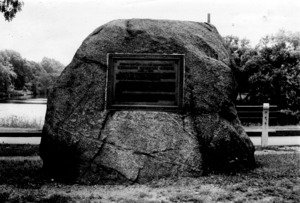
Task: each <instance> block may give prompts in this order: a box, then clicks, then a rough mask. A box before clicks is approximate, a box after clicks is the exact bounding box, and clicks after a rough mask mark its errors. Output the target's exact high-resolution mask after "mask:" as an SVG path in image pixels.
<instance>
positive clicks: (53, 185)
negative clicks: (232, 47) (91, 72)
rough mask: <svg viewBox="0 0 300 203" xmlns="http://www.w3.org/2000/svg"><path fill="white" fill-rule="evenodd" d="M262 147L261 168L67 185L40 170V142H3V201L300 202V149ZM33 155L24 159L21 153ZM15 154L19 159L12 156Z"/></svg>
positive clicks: (0, 177) (0, 164)
mask: <svg viewBox="0 0 300 203" xmlns="http://www.w3.org/2000/svg"><path fill="white" fill-rule="evenodd" d="M293 150H294V149H293V148H292V149H282V148H278V147H270V148H268V150H264V149H261V148H257V153H256V155H255V156H256V160H257V163H258V167H257V168H256V169H254V170H252V171H249V172H243V173H237V174H232V175H224V174H210V175H208V176H204V177H201V178H176V177H173V178H167V179H160V180H153V181H152V182H150V183H147V184H143V185H138V184H134V185H93V186H84V185H77V184H74V185H66V184H61V183H57V182H55V180H46V179H44V177H43V175H42V174H41V171H40V170H41V167H42V161H41V160H40V158H39V157H38V156H37V155H38V146H37V145H36V146H29V145H17V146H15V145H3V144H2V145H0V157H1V158H0V202H87V203H88V202H123V203H124V202H126V203H131V202H133V203H135V202H146V203H147V202H148V203H150V202H151V203H154V202H194V203H195V202H196V203H204V202H236V203H237V202H240V203H242V202H243V203H244V202H278V203H279V202H294V203H299V202H300V152H299V151H293ZM21 155H22V156H25V155H26V156H29V157H19V156H21ZM10 156H15V157H10Z"/></svg>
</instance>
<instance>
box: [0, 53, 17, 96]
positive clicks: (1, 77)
mask: <svg viewBox="0 0 300 203" xmlns="http://www.w3.org/2000/svg"><path fill="white" fill-rule="evenodd" d="M16 77H17V74H16V73H15V72H14V70H13V66H12V65H11V64H10V63H9V61H8V60H7V57H6V55H5V53H4V52H0V95H7V94H8V92H10V91H12V90H13V89H14V86H13V80H14V79H15V78H16Z"/></svg>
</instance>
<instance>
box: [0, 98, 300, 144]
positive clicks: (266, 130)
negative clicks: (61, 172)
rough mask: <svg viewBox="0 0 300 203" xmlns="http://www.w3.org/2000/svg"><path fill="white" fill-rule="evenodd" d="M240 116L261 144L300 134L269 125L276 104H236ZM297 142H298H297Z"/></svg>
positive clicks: (30, 134)
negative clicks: (254, 125) (255, 126)
mask: <svg viewBox="0 0 300 203" xmlns="http://www.w3.org/2000/svg"><path fill="white" fill-rule="evenodd" d="M236 109H237V112H238V116H239V118H240V120H241V122H242V123H253V122H254V123H257V124H259V126H258V127H257V128H252V129H251V128H248V127H245V130H246V132H247V133H248V135H249V136H250V137H258V136H261V145H262V146H263V147H264V146H267V145H268V138H269V136H272V137H275V136H276V137H279V136H281V137H282V136H300V127H299V128H298V127H297V128H296V129H292V130H289V129H287V130H283V129H274V128H270V127H269V125H277V112H278V107H277V106H276V105H269V104H264V105H238V106H236ZM41 136H42V130H22V131H17V132H16V131H13V132H1V131H0V138H1V137H8V138H17V137H20V138H34V137H36V138H40V137H41ZM295 144H297V143H295Z"/></svg>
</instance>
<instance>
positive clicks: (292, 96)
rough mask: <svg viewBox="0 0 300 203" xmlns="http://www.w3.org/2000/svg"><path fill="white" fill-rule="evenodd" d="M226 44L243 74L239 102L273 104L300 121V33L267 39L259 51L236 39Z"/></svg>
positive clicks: (267, 37)
mask: <svg viewBox="0 0 300 203" xmlns="http://www.w3.org/2000/svg"><path fill="white" fill-rule="evenodd" d="M244 41H245V40H244ZM224 42H225V44H226V45H227V46H228V48H229V50H230V52H231V55H232V58H233V60H234V62H235V64H236V66H237V67H238V70H239V73H238V74H239V76H238V78H239V79H238V83H239V89H238V90H239V96H240V97H239V98H238V99H239V102H241V103H247V104H262V103H264V102H268V103H273V104H276V105H277V106H278V107H279V108H280V109H281V110H282V111H283V112H286V113H289V114H293V115H295V116H297V117H298V119H299V118H300V33H291V32H286V31H283V30H281V31H279V32H278V33H277V34H276V35H267V36H265V37H263V38H262V39H261V40H260V42H259V44H258V45H257V46H256V47H255V48H252V47H250V46H247V45H248V44H247V43H246V44H245V43H244V42H243V40H240V39H239V38H237V37H234V36H229V37H228V36H227V37H225V38H224Z"/></svg>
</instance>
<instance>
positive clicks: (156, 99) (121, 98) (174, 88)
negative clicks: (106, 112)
mask: <svg viewBox="0 0 300 203" xmlns="http://www.w3.org/2000/svg"><path fill="white" fill-rule="evenodd" d="M183 79H184V55H182V54H169V55H167V54H108V77H107V97H106V98H107V109H116V110H117V109H148V110H170V111H176V110H180V108H181V107H182V104H183Z"/></svg>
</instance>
